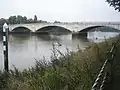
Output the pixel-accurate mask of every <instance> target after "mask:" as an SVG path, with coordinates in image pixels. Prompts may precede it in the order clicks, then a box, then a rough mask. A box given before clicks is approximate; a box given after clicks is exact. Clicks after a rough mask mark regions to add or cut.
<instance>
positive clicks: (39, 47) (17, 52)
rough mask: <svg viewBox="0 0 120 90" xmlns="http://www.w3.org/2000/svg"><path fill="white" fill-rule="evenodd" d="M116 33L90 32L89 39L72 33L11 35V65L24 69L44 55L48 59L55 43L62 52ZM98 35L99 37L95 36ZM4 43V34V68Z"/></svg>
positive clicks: (0, 56) (0, 66)
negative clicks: (73, 35) (74, 35)
mask: <svg viewBox="0 0 120 90" xmlns="http://www.w3.org/2000/svg"><path fill="white" fill-rule="evenodd" d="M115 35H116V33H113V32H112V33H108V32H107V33H103V32H102V33H100V32H98V33H95V32H94V33H93V32H90V33H88V37H87V38H88V39H90V40H86V39H82V38H79V37H75V38H73V37H72V35H71V34H68V35H23V34H17V35H9V41H8V45H9V46H8V50H9V67H10V69H13V65H15V66H16V67H17V68H19V69H21V70H23V69H25V68H28V67H31V66H34V64H35V61H36V60H42V58H43V56H44V57H45V58H46V61H49V60H50V56H51V55H52V48H53V44H54V45H55V46H56V48H57V49H58V50H60V51H61V52H62V53H65V52H67V50H66V48H68V49H69V50H70V51H72V50H77V48H78V45H79V47H80V48H81V49H83V48H85V47H86V46H88V45H89V44H90V41H91V40H92V41H97V42H99V41H101V40H103V39H104V38H105V37H104V36H107V37H106V38H109V37H111V36H115ZM95 37H97V39H96V38H95ZM3 63H4V62H3V45H2V36H0V69H3Z"/></svg>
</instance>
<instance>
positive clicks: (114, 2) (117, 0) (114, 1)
mask: <svg viewBox="0 0 120 90" xmlns="http://www.w3.org/2000/svg"><path fill="white" fill-rule="evenodd" d="M106 1H107V2H108V3H109V4H110V6H112V7H114V8H115V10H118V11H120V0H106Z"/></svg>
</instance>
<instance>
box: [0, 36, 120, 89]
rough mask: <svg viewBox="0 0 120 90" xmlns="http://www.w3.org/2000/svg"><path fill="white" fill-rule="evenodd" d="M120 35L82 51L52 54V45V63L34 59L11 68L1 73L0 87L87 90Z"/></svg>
mask: <svg viewBox="0 0 120 90" xmlns="http://www.w3.org/2000/svg"><path fill="white" fill-rule="evenodd" d="M118 39H120V37H115V38H111V39H109V40H105V42H102V43H99V44H95V43H92V44H91V45H90V46H89V47H87V48H86V49H85V50H84V51H83V50H80V49H79V48H78V51H77V52H74V51H72V52H70V51H69V50H68V49H67V53H66V54H62V53H61V52H60V51H59V50H57V52H58V53H59V54H61V57H58V55H56V54H55V51H56V49H55V48H54V47H53V57H52V58H51V61H52V62H49V63H48V62H45V59H43V60H39V61H36V64H35V66H34V67H32V68H29V69H28V70H23V71H19V70H18V69H16V68H15V69H14V70H10V72H9V73H5V72H0V90H90V89H91V87H92V84H93V83H94V80H95V78H96V76H97V74H98V72H99V70H100V68H101V66H102V64H103V62H104V60H105V59H106V55H107V53H108V51H109V50H110V49H111V47H112V45H113V44H115V43H116V42H117V40H118Z"/></svg>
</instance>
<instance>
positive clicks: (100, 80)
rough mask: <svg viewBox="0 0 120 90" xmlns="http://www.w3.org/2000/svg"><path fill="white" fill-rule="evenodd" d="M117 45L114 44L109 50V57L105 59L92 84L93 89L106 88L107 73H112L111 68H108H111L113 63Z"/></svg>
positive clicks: (100, 89)
mask: <svg viewBox="0 0 120 90" xmlns="http://www.w3.org/2000/svg"><path fill="white" fill-rule="evenodd" d="M115 47H116V46H115V45H114V46H112V48H111V50H110V51H109V52H108V55H109V56H108V58H107V59H106V60H105V62H104V64H103V66H102V68H101V70H100V72H99V74H98V76H97V78H96V80H95V82H94V84H93V86H92V89H91V90H103V88H104V84H105V81H106V78H107V74H108V73H109V74H110V73H111V70H109V69H108V68H110V65H111V63H110V62H111V60H112V59H113V57H114V53H113V51H114V49H115Z"/></svg>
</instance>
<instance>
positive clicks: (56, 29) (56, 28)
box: [36, 26, 72, 34]
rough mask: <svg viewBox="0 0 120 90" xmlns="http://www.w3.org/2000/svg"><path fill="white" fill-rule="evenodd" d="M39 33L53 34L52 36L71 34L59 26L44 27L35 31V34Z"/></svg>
mask: <svg viewBox="0 0 120 90" xmlns="http://www.w3.org/2000/svg"><path fill="white" fill-rule="evenodd" d="M37 32H38V33H39V32H47V33H53V34H61V33H72V31H70V30H69V29H67V28H64V27H61V26H44V27H42V28H39V29H37V30H36V33H37Z"/></svg>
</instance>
